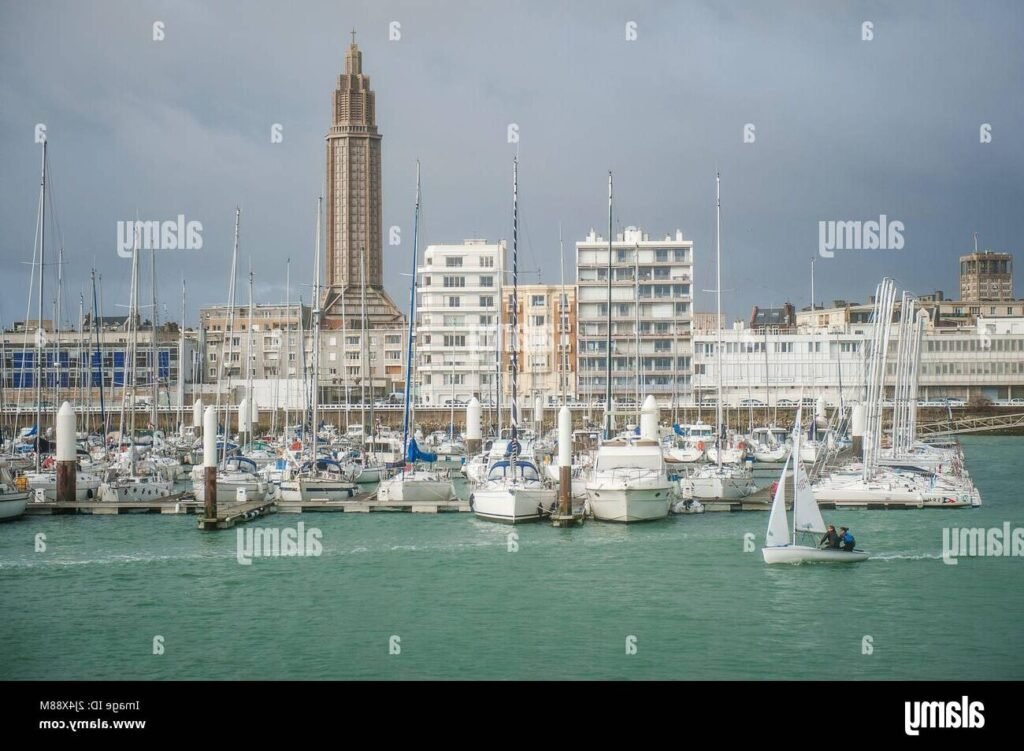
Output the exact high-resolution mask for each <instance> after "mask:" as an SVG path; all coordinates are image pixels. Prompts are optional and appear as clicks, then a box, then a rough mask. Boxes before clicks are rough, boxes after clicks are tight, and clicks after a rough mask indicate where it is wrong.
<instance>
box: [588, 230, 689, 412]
mask: <svg viewBox="0 0 1024 751" xmlns="http://www.w3.org/2000/svg"><path fill="white" fill-rule="evenodd" d="M608 253H609V242H608V240H607V239H606V238H603V237H601V236H600V235H597V234H595V233H594V231H593V230H591V232H590V234H589V235H588V236H587V237H586V239H584V240H582V241H580V242H577V243H576V285H577V292H576V297H577V314H576V315H577V321H578V330H579V336H578V344H577V370H576V373H577V381H578V387H577V395H578V396H579V398H580V399H584V400H586V401H587V402H588V403H591V404H594V403H598V402H600V403H603V402H604V399H605V390H606V385H607V380H606V379H607V369H608V365H609V361H608V358H609V356H610V357H611V363H610V364H611V378H612V381H611V391H612V398H613V399H614V400H615V401H616V402H617V403H618V404H628V403H632V402H634V401H635V400H637V399H638V398H639V399H642V398H643V397H644V396H645V395H646V394H653V395H654V396H655V397H656V398H657V399H658V401H660V402H665V403H672V401H673V400H675V401H677V402H680V403H681V402H683V401H689V400H690V398H691V389H690V369H691V357H692V348H691V337H692V332H693V289H692V278H693V241H692V240H687V239H684V238H683V233H682V232H680V231H678V230H677V231H676V233H675V236H672V235H666V236H665V237H664V238H663V239H660V240H652V239H650V237H648V235H647V234H646V233H644V232H643V231H642V230H641V229H639V228H636V227H627V228H626V229H625V231H624V232H622V233H621V234H619V235H618V236H617V237H616V238H615V239H614V241H613V242H612V243H611V254H612V257H611V259H610V260H611V274H612V302H611V306H612V307H611V311H609V309H608V292H607V281H608V273H609V257H608ZM609 312H610V313H611V316H610V317H611V326H612V330H611V341H612V351H611V352H610V353H609V352H608V351H607V336H608V320H609Z"/></svg>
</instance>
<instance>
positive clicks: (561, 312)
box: [558, 222, 569, 407]
mask: <svg viewBox="0 0 1024 751" xmlns="http://www.w3.org/2000/svg"><path fill="white" fill-rule="evenodd" d="M558 273H559V276H560V277H561V281H562V296H561V297H560V298H559V300H558V348H559V349H560V350H561V356H560V357H559V358H558V366H559V368H560V369H561V371H562V372H561V373H560V374H559V376H558V387H559V391H560V393H561V397H562V406H563V407H564V406H565V405H566V401H565V377H566V374H567V373H568V371H569V367H568V363H567V362H566V359H567V358H568V356H569V353H568V352H567V351H566V350H567V349H568V347H566V342H567V340H568V337H566V331H565V329H566V328H568V326H567V324H568V322H569V320H568V317H567V316H566V312H565V308H566V306H567V305H568V304H569V300H568V298H567V297H566V296H565V246H564V245H562V223H561V222H559V223H558Z"/></svg>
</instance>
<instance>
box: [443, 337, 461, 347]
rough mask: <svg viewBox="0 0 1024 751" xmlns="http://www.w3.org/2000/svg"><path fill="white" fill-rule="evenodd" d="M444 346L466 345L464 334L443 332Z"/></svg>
mask: <svg viewBox="0 0 1024 751" xmlns="http://www.w3.org/2000/svg"><path fill="white" fill-rule="evenodd" d="M444 346H446V347H465V346H466V335H465V334H445V335H444Z"/></svg>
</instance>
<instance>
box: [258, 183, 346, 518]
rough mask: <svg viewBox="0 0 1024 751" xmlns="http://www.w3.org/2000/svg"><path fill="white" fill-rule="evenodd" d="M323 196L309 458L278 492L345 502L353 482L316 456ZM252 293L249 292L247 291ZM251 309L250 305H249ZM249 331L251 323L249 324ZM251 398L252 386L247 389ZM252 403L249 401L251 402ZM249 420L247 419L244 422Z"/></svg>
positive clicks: (289, 498) (318, 210) (335, 465)
mask: <svg viewBox="0 0 1024 751" xmlns="http://www.w3.org/2000/svg"><path fill="white" fill-rule="evenodd" d="M322 202H323V199H322V198H318V199H317V205H316V242H315V246H316V257H315V259H314V261H313V269H314V271H313V311H312V313H313V388H312V418H311V424H312V425H313V431H312V437H311V439H310V440H311V441H312V443H311V446H310V461H309V462H307V463H306V464H303V465H301V466H300V467H299V469H298V471H297V472H294V473H293V472H292V471H290V470H286V471H285V476H284V477H282V479H281V482H280V485H279V491H280V498H281V500H282V501H299V502H301V501H312V500H321V501H345V500H348V499H349V498H351V497H352V496H353V495H355V487H356V486H355V485H354V484H353V483H352V482H350V481H349V479H348V477H347V475H346V473H345V471H344V470H343V469H342V467H341V465H340V464H339V463H338V462H336V461H334V460H331V459H326V458H323V457H320V456H318V453H317V439H318V437H319V436H318V432H317V430H316V428H317V426H318V425H319V424H320V414H319V409H320V356H319V352H320V234H321V230H320V217H321V214H322V213H323V211H322V207H321V204H322ZM250 295H251V293H250ZM249 310H250V312H251V311H252V304H251V302H250V305H249ZM249 328H250V330H251V329H252V326H251V325H250V327H249ZM249 393H250V398H251V394H252V392H251V389H250V392H249ZM250 404H251V403H250ZM247 422H248V421H247Z"/></svg>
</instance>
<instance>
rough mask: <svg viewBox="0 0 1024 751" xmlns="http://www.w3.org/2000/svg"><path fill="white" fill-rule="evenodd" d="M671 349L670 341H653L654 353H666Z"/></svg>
mask: <svg viewBox="0 0 1024 751" xmlns="http://www.w3.org/2000/svg"><path fill="white" fill-rule="evenodd" d="M671 349H672V340H671V339H655V340H654V351H655V352H668V351H669V350H671Z"/></svg>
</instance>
